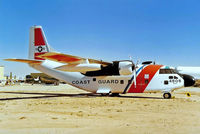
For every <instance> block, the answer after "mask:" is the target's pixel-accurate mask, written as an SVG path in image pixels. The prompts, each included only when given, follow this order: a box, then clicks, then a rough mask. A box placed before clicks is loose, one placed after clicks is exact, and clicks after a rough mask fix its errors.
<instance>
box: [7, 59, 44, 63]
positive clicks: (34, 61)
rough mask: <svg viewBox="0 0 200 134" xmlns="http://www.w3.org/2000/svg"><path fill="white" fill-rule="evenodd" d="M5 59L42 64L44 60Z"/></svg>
mask: <svg viewBox="0 0 200 134" xmlns="http://www.w3.org/2000/svg"><path fill="white" fill-rule="evenodd" d="M4 60H5V61H15V62H22V63H28V64H40V63H42V61H39V60H29V59H4Z"/></svg>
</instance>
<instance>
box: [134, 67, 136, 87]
mask: <svg viewBox="0 0 200 134" xmlns="http://www.w3.org/2000/svg"><path fill="white" fill-rule="evenodd" d="M136 79H137V74H136V69H134V86H135V88H136V85H137V83H136Z"/></svg>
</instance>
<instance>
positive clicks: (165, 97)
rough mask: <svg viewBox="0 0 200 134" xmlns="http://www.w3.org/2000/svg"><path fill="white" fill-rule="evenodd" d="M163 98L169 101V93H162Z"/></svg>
mask: <svg viewBox="0 0 200 134" xmlns="http://www.w3.org/2000/svg"><path fill="white" fill-rule="evenodd" d="M163 98H164V99H171V98H172V95H171V93H164V94H163Z"/></svg>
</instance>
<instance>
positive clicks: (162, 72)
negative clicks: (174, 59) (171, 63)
mask: <svg viewBox="0 0 200 134" xmlns="http://www.w3.org/2000/svg"><path fill="white" fill-rule="evenodd" d="M159 74H176V71H175V70H173V69H160V72H159Z"/></svg>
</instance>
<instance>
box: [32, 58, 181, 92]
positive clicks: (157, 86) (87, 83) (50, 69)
mask: <svg viewBox="0 0 200 134" xmlns="http://www.w3.org/2000/svg"><path fill="white" fill-rule="evenodd" d="M29 65H30V66H31V67H33V68H35V69H36V70H38V71H41V72H43V73H45V74H48V75H50V76H52V77H55V78H57V79H59V80H61V81H64V82H66V83H68V84H70V85H72V86H75V87H78V88H80V89H83V90H86V91H89V92H93V93H108V92H111V93H142V92H144V90H145V91H152V90H153V91H160V90H162V91H171V90H172V89H175V88H180V87H182V86H183V85H184V80H183V79H182V78H181V77H180V76H179V75H178V74H160V71H159V70H160V68H163V67H165V66H162V67H161V66H160V67H159V68H158V69H157V70H155V69H154V72H155V73H154V74H151V72H152V71H151V70H149V69H151V68H152V69H153V68H154V66H153V65H140V66H139V67H138V68H137V83H136V87H134V84H133V83H134V82H133V77H134V74H131V75H119V76H92V77H91V76H85V75H84V74H82V73H80V72H65V71H59V70H56V69H55V68H57V67H59V66H62V65H64V64H62V63H58V62H54V61H49V60H45V61H44V62H42V64H29ZM150 67H151V68H150Z"/></svg>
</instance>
